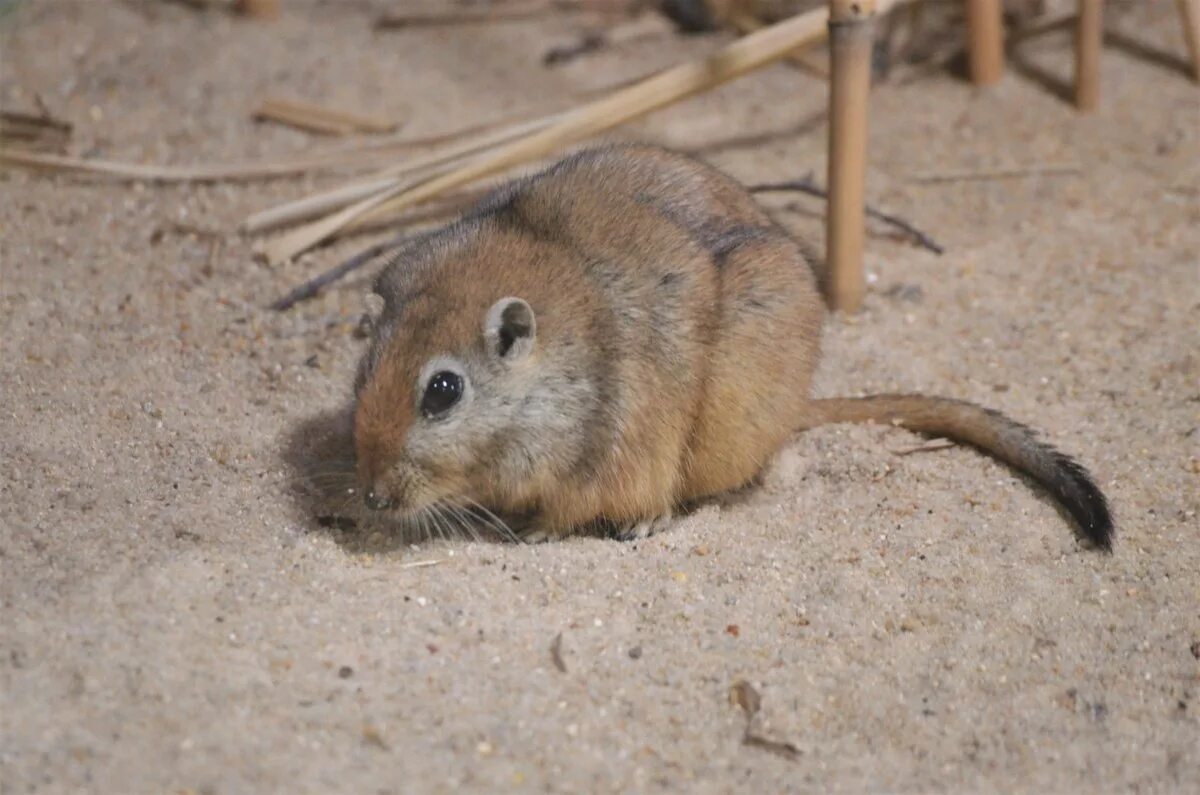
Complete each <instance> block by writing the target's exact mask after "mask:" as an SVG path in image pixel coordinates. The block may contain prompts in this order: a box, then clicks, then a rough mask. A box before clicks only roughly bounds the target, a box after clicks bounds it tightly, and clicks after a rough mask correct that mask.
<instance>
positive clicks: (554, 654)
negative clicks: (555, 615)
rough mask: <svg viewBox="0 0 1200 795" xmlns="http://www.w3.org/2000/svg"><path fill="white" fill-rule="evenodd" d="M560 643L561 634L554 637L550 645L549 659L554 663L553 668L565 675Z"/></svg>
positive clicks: (565, 667) (564, 662) (561, 639)
mask: <svg viewBox="0 0 1200 795" xmlns="http://www.w3.org/2000/svg"><path fill="white" fill-rule="evenodd" d="M562 641H563V637H562V633H561V632H560V633H558V634H557V635H555V636H554V642H553V643H551V644H550V659H551V660H553V661H554V667H555V668H557V669H558V670H559V672H561V673H564V674H565V673H566V672H567V663H566V661H565V660H563V653H562Z"/></svg>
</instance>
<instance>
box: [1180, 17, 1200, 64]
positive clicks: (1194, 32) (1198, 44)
mask: <svg viewBox="0 0 1200 795" xmlns="http://www.w3.org/2000/svg"><path fill="white" fill-rule="evenodd" d="M1178 2H1179V19H1180V22H1182V23H1183V38H1184V39H1185V40H1186V41H1187V48H1188V54H1189V55H1190V56H1191V58H1192V79H1193V80H1195V81H1196V82H1198V83H1200V0H1178Z"/></svg>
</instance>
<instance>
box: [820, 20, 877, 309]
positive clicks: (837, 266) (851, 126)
mask: <svg viewBox="0 0 1200 795" xmlns="http://www.w3.org/2000/svg"><path fill="white" fill-rule="evenodd" d="M874 16H875V3H874V2H873V0H829V49H830V55H831V59H830V63H831V66H832V73H831V80H830V85H829V175H828V177H827V180H826V181H827V184H828V185H829V205H828V210H827V212H826V213H825V240H826V245H825V248H826V260H827V265H828V273H829V296H828V297H829V302H830V304H831V305H832V306H833V308H834V309H840V310H843V311H845V312H856V311H858V308H859V307H860V306H861V305H862V298H863V292H864V290H865V286H866V280H865V278H864V274H863V232H864V230H865V221H864V219H863V214H864V211H865V202H864V198H863V195H864V192H865V190H866V178H867V96H868V94H869V93H870V90H871V50H872V47H873V41H872V38H873V37H872V29H873V25H872V24H871V23H872V20H873V19H874Z"/></svg>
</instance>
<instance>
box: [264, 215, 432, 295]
mask: <svg viewBox="0 0 1200 795" xmlns="http://www.w3.org/2000/svg"><path fill="white" fill-rule="evenodd" d="M410 236H411V233H409V232H404V233H402V234H399V235H396V236H395V237H393V238H392V239H391V240H385V241H384V242H382V243H376V244H375V245H373V246H371V247H369V248H366V249H364V250H362V251H360V252H358V253H357V254H355V255H354V256H353V257H351V258H350V259H348V260H346V261H345V262H342V263H340V264H338V265H335V266H334V267H332V268H330V269H329V270H327V271H325V272H324V273H320V274H317V275H316V276H314V277H313V278H311V279H309V280H308V281H306V282H304V284H301V285H300V286H299V287H296V288H294V289H293V290H291V291H290V292H288V294H287V295H285V296H283V297H282V298H279V299H276V300H275V301H273V302H272V303H271V305H270V306H269V307H268V309H274V310H275V311H276V312H286V311H287V310H289V309H291V308H292V307H293V306H295V305H296V304H298V303H300V302H301V301H307V300H308V299H310V298H315V297H316V295H317V294H318V293H320V292H321V290H322V289H324V288H325V287H326V286H328V285H330V284H333V283H334V282H336V281H337V280H339V279H341V278H342V277H344V276H346V275H347V274H348V273H351V272H353V271H356V270H358V269H359V268H361V267H362V266H363V265H366V264H367V263H368V262H370V261H372V260H373V259H375V258H376V257H378V256H380V255H381V254H384V253H385V252H388V251H391V250H393V249H396V248H399V247H400V246H401V245H403V244H404V241H406V240H408V238H409V237H410Z"/></svg>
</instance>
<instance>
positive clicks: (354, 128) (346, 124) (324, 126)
mask: <svg viewBox="0 0 1200 795" xmlns="http://www.w3.org/2000/svg"><path fill="white" fill-rule="evenodd" d="M254 118H256V119H261V120H266V121H275V122H279V123H280V124H287V125H290V126H292V127H297V128H299V129H301V130H306V131H308V132H316V133H322V134H325V135H348V134H350V133H355V132H363V133H389V132H393V131H395V129H396V127H397V126H399V125H397V124H396V123H395V122H392V121H389V120H387V119H380V118H376V117H371V116H364V115H361V114H358V113H349V112H347V111H342V110H333V109H331V108H325V107H321V106H319V105H314V104H312V103H309V102H299V101H297V100H290V99H280V98H278V97H268V98H267V99H264V100H263V101H262V103H261V104H260V105H259V106H258V108H257V110H255V111H254Z"/></svg>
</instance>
